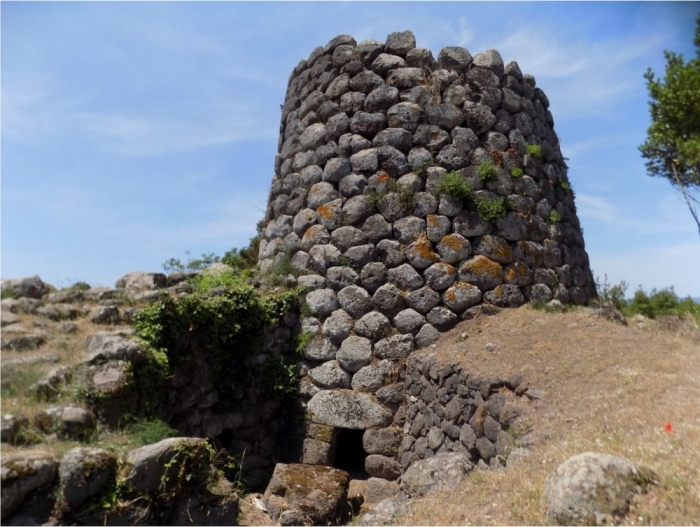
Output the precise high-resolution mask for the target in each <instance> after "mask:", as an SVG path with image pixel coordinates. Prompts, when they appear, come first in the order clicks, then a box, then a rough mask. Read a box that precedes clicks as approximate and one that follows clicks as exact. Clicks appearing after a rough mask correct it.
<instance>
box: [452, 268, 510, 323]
mask: <svg viewBox="0 0 700 527" xmlns="http://www.w3.org/2000/svg"><path fill="white" fill-rule="evenodd" d="M496 265H498V264H496ZM499 267H500V266H499ZM470 276H471V275H470ZM488 276H491V275H488ZM461 277H462V274H461V269H460V278H461ZM479 280H480V281H481V283H484V282H485V280H483V279H479ZM480 289H483V288H482V287H479V285H473V282H472V283H468V282H467V281H459V282H455V283H454V284H453V285H452V286H451V287H449V288H448V289H447V290H446V291H445V292H444V293H443V295H442V300H443V302H444V303H445V305H446V306H447V307H449V308H450V309H451V310H452V311H454V312H455V313H461V312H463V311H464V310H466V309H468V308H470V307H472V306H475V305H476V304H478V303H479V302H480V301H481V291H480Z"/></svg>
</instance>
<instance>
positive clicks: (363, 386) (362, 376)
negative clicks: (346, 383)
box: [352, 359, 397, 393]
mask: <svg viewBox="0 0 700 527" xmlns="http://www.w3.org/2000/svg"><path fill="white" fill-rule="evenodd" d="M396 373H397V372H396V370H395V366H394V364H393V363H392V362H391V361H390V360H386V359H385V360H381V361H379V362H374V363H372V364H369V365H367V366H365V367H363V368H360V369H359V370H358V371H357V372H356V373H355V375H353V376H352V389H353V390H356V391H358V392H370V393H374V392H376V391H377V390H379V389H380V388H382V387H383V386H386V385H387V384H391V383H393V382H394V378H393V377H394V376H395V374H396Z"/></svg>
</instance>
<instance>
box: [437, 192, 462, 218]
mask: <svg viewBox="0 0 700 527" xmlns="http://www.w3.org/2000/svg"><path fill="white" fill-rule="evenodd" d="M463 208H464V202H463V201H462V200H461V199H460V198H458V197H456V196H453V195H452V194H448V193H447V192H441V193H440V202H439V204H438V213H439V214H442V215H443V216H449V217H454V216H457V214H459V213H460V212H462V209H463Z"/></svg>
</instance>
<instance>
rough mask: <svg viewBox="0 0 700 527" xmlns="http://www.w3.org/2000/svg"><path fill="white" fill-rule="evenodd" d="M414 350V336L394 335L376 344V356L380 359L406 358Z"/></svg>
mask: <svg viewBox="0 0 700 527" xmlns="http://www.w3.org/2000/svg"><path fill="white" fill-rule="evenodd" d="M411 351H413V337H412V336H411V335H410V334H408V335H392V336H391V337H387V338H385V339H382V340H380V341H378V342H377V343H376V344H375V345H374V356H375V357H377V358H378V359H405V358H406V357H408V355H409V353H411Z"/></svg>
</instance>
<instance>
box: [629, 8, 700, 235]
mask: <svg viewBox="0 0 700 527" xmlns="http://www.w3.org/2000/svg"><path fill="white" fill-rule="evenodd" d="M694 44H695V47H696V54H697V56H696V57H695V58H694V59H691V60H689V61H688V62H687V63H686V62H685V61H684V60H683V55H679V54H676V53H674V52H672V51H664V56H665V58H666V75H665V77H664V78H663V79H659V80H657V79H655V77H654V73H653V72H652V71H651V68H649V69H648V70H647V72H646V73H645V74H644V78H645V79H646V80H647V89H648V90H649V97H650V98H651V101H649V109H650V112H651V126H650V127H649V130H647V140H646V142H645V143H644V144H643V145H641V146H640V147H639V150H640V151H641V153H642V157H643V158H645V159H647V162H646V168H647V173H648V174H649V175H650V176H653V177H664V178H666V179H668V180H669V182H670V183H671V185H673V186H674V187H676V188H677V189H678V190H679V191H680V193H681V195H682V196H683V198H684V199H685V202H686V204H687V205H688V208H689V209H690V213H691V214H692V215H693V219H694V220H695V223H696V224H697V226H698V232H699V233H700V219H699V217H698V215H699V213H698V210H697V207H698V205H700V15H698V18H697V20H696V29H695V40H694Z"/></svg>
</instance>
